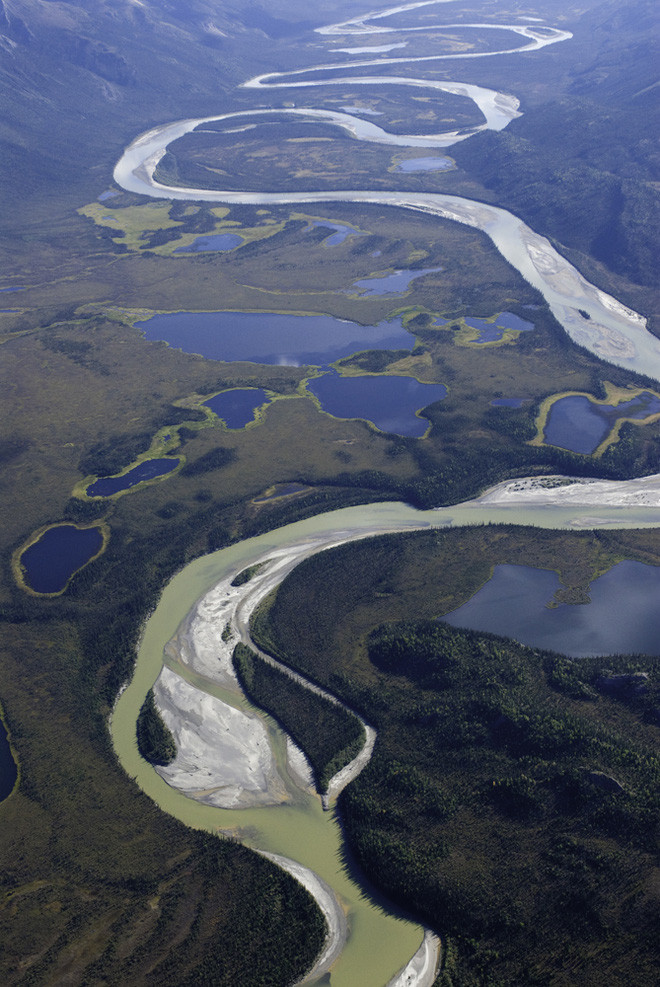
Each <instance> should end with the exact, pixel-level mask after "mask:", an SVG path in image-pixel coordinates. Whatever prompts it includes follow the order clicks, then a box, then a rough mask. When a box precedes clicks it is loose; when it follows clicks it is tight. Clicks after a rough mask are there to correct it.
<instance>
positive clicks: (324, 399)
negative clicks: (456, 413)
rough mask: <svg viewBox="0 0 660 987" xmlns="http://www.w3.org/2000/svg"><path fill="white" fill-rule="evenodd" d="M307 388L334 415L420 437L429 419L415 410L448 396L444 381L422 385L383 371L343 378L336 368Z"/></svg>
mask: <svg viewBox="0 0 660 987" xmlns="http://www.w3.org/2000/svg"><path fill="white" fill-rule="evenodd" d="M307 387H308V389H309V390H310V391H311V392H312V394H315V395H316V397H317V398H318V399H319V401H320V402H321V407H322V408H323V410H324V411H327V412H328V413H329V414H331V415H334V416H335V418H363V419H365V421H368V422H372V423H373V424H374V425H375V426H376V427H377V428H379V429H381V431H383V432H392V433H394V434H395V435H407V436H411V437H413V438H420V437H421V436H422V435H424V433H425V432H426V429H427V428H428V421H427V420H426V419H424V418H420V417H418V416H417V415H416V414H415V413H416V412H417V411H419V410H420V409H421V408H425V407H427V405H429V404H433V402H434V401H440V400H441V399H442V398H445V397H446V396H447V388H446V387H445V386H444V384H420V383H419V381H417V380H415V379H414V378H413V377H394V376H389V375H387V374H382V375H379V376H374V377H340V376H339V374H337V373H336V372H335V371H332V372H331V373H328V374H324V376H323V377H315V378H314V379H313V380H310V381H309V382H308V384H307Z"/></svg>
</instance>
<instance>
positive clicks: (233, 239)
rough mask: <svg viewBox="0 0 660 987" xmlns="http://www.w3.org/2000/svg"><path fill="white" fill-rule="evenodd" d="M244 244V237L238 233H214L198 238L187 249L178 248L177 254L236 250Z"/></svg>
mask: <svg viewBox="0 0 660 987" xmlns="http://www.w3.org/2000/svg"><path fill="white" fill-rule="evenodd" d="M242 243H243V237H242V236H239V235H238V233H212V234H211V235H210V236H198V237H197V239H196V240H193V242H192V243H189V244H188V246H187V247H177V248H176V250H175V251H174V253H175V254H199V253H201V252H202V251H203V250H234V249H235V247H240V246H241V244H242Z"/></svg>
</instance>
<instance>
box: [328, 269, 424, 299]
mask: <svg viewBox="0 0 660 987" xmlns="http://www.w3.org/2000/svg"><path fill="white" fill-rule="evenodd" d="M441 270H442V268H441V267H427V268H424V269H423V270H420V271H393V272H392V273H391V274H384V275H383V276H382V277H379V278H363V279H362V280H361V281H354V282H353V284H352V285H351V287H350V288H348V289H347V294H351V295H352V294H355V293H356V292H357V293H359V294H361V295H401V294H402V293H403V292H404V291H407V290H408V288H409V287H410V285H411V284H412V282H413V281H416V280H417V278H421V277H423V276H424V275H425V274H437V272H438V271H441Z"/></svg>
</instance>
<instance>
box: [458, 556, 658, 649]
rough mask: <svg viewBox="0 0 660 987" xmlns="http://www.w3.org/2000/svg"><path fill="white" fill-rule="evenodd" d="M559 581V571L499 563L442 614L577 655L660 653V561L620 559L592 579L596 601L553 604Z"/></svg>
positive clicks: (473, 627) (536, 645) (472, 626)
mask: <svg viewBox="0 0 660 987" xmlns="http://www.w3.org/2000/svg"><path fill="white" fill-rule="evenodd" d="M559 585H560V583H559V577H558V576H557V573H556V572H550V571H548V570H546V569H534V568H531V567H529V566H521V565H498V566H495V569H494V571H493V575H492V577H491V578H490V579H489V580H488V582H487V583H485V584H484V586H482V588H481V589H480V590H479V591H478V592H477V593H475V595H474V596H473V597H472V599H470V600H468V602H467V603H465V604H464V605H463V606H462V607H459V608H458V610H454V611H453V612H452V613H450V614H447V615H446V616H445V617H443V618H442V620H443V621H444V622H445V623H447V624H451V625H452V627H466V628H468V629H470V630H475V631H488V632H490V633H492V634H501V635H503V636H505V637H512V638H515V639H516V640H517V641H520V643H521V644H526V645H528V646H529V647H533V648H548V649H550V650H552V651H559V652H561V653H562V654H565V655H570V656H571V657H573V658H579V657H585V656H587V655H614V654H621V653H629V652H639V653H642V654H654V655H655V654H658V653H660V608H659V607H658V601H659V600H660V567H656V566H650V565H644V564H643V563H641V562H631V561H625V562H619V563H618V565H615V566H613V568H612V569H610V570H609V571H608V572H606V573H605V574H604V575H602V576H600V577H599V578H598V579H596V580H594V582H593V583H592V584H591V589H590V591H589V595H590V597H591V603H586V604H581V605H578V606H575V605H571V604H560V605H559V606H548V604H549V603H551V601H552V600H553V597H554V594H555V592H556V590H557V589H558V588H559Z"/></svg>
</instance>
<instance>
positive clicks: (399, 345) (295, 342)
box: [136, 312, 415, 367]
mask: <svg viewBox="0 0 660 987" xmlns="http://www.w3.org/2000/svg"><path fill="white" fill-rule="evenodd" d="M136 326H137V328H138V329H141V330H142V331H143V332H144V335H145V338H146V339H148V340H164V341H165V342H167V343H169V344H170V346H175V347H177V348H178V349H182V350H184V352H186V353H200V354H201V355H202V356H205V357H207V358H209V359H212V360H227V361H233V360H248V361H250V362H252V363H268V364H276V365H285V366H294V367H296V366H301V365H303V366H304V365H312V366H323V365H325V364H328V363H333V362H334V361H335V360H339V359H340V358H341V357H346V356H352V355H353V353H357V352H358V351H360V350H367V349H383V350H396V349H408V350H412V348H413V346H414V345H415V338H414V336H412V335H411V334H410V333H408V332H406V330H405V329H404V328H403V325H402V323H401V320H400V319H392V320H391V321H389V322H379V323H378V325H376V326H361V325H358V324H357V323H356V322H348V321H346V320H344V319H335V318H333V317H332V316H330V315H282V314H279V313H275V312H172V313H168V314H167V315H154V316H153V317H152V318H151V319H148V320H147V321H146V322H137V323H136Z"/></svg>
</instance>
